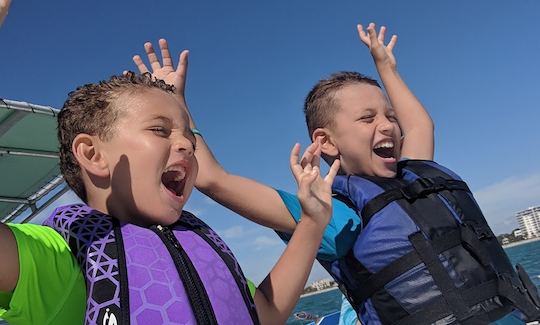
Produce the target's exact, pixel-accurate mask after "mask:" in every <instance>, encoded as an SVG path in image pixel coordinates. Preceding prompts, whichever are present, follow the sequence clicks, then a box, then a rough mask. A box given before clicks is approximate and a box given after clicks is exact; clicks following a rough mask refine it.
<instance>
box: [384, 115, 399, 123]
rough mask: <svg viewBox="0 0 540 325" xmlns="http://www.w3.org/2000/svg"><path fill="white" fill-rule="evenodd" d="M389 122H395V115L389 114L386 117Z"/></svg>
mask: <svg viewBox="0 0 540 325" xmlns="http://www.w3.org/2000/svg"><path fill="white" fill-rule="evenodd" d="M386 118H387V119H388V121H390V122H397V117H396V116H395V115H389V116H387V117H386Z"/></svg>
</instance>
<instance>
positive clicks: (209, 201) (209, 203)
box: [204, 196, 218, 205]
mask: <svg viewBox="0 0 540 325" xmlns="http://www.w3.org/2000/svg"><path fill="white" fill-rule="evenodd" d="M204 203H206V204H208V205H218V203H217V202H216V201H214V200H212V199H211V198H209V197H208V196H205V197H204Z"/></svg>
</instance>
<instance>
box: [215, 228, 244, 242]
mask: <svg viewBox="0 0 540 325" xmlns="http://www.w3.org/2000/svg"><path fill="white" fill-rule="evenodd" d="M219 233H220V234H221V236H222V237H223V238H224V239H232V238H239V237H242V236H245V234H246V230H245V229H244V227H242V226H232V227H230V228H227V229H224V230H220V231H219Z"/></svg>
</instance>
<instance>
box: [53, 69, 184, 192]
mask: <svg viewBox="0 0 540 325" xmlns="http://www.w3.org/2000/svg"><path fill="white" fill-rule="evenodd" d="M153 88H157V89H160V90H163V91H165V92H169V93H174V87H173V86H171V85H167V84H166V83H165V82H164V81H162V80H157V79H154V78H152V76H151V75H150V74H149V73H145V74H142V75H137V74H135V73H133V72H127V73H126V74H124V75H121V76H113V77H111V78H110V79H109V80H103V81H100V82H98V83H93V84H87V85H84V86H80V87H78V88H77V89H76V90H74V91H72V92H70V93H69V95H68V98H67V100H66V101H65V103H64V106H63V107H62V109H61V110H60V113H59V114H58V126H57V128H58V129H57V131H58V142H59V144H60V149H59V151H60V172H61V173H62V176H63V177H64V179H65V180H66V182H67V184H68V185H69V187H71V189H72V190H73V191H74V192H75V193H76V194H77V195H78V196H79V197H80V198H81V199H82V200H83V201H85V202H86V201H87V197H86V189H85V188H84V184H83V182H82V178H81V169H80V166H79V164H78V162H77V160H76V159H75V156H74V155H73V152H72V151H71V146H72V144H73V140H74V139H75V137H76V136H77V135H78V134H81V133H86V134H90V135H97V136H98V137H99V138H100V139H102V140H108V139H110V138H111V137H112V136H113V134H114V127H115V125H116V121H117V120H118V118H119V117H120V115H121V111H120V110H119V109H118V108H117V107H115V103H116V100H117V99H118V98H119V97H120V96H121V95H123V94H126V93H135V92H138V91H142V90H145V89H153Z"/></svg>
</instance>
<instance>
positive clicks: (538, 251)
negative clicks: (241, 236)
mask: <svg viewBox="0 0 540 325" xmlns="http://www.w3.org/2000/svg"><path fill="white" fill-rule="evenodd" d="M505 251H506V254H507V255H508V257H509V258H510V261H511V262H512V264H513V265H516V264H518V263H519V264H521V265H522V266H523V267H524V268H525V270H527V272H528V273H529V276H530V278H531V280H532V281H533V283H534V284H535V285H536V287H537V288H538V289H539V290H540V240H538V241H534V242H529V243H526V244H522V245H518V246H513V247H509V248H506V249H505ZM340 307H341V292H340V291H339V290H337V289H336V290H332V291H327V292H323V293H319V294H314V295H311V296H306V297H302V298H300V300H299V301H298V304H297V305H296V307H295V308H294V311H293V314H292V315H291V317H289V319H288V320H287V325H293V324H294V325H300V324H306V323H308V322H306V321H300V320H297V319H295V318H294V313H297V312H299V311H305V312H308V313H310V314H312V315H318V316H323V315H326V314H329V313H332V312H335V311H338V310H339V309H340Z"/></svg>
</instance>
